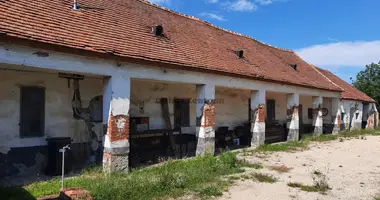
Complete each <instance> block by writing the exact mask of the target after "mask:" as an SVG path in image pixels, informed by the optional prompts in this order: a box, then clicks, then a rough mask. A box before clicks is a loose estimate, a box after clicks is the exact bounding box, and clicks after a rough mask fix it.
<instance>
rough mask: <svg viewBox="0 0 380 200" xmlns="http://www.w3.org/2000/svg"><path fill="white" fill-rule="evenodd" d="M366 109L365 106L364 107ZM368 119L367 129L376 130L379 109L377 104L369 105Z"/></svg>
mask: <svg viewBox="0 0 380 200" xmlns="http://www.w3.org/2000/svg"><path fill="white" fill-rule="evenodd" d="M363 109H364V106H363ZM367 113H368V119H367V125H366V128H370V129H374V128H376V124H377V121H378V119H377V109H376V105H375V103H369V105H368V110H367ZM363 116H364V110H363Z"/></svg>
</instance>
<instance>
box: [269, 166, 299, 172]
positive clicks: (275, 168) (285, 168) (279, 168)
mask: <svg viewBox="0 0 380 200" xmlns="http://www.w3.org/2000/svg"><path fill="white" fill-rule="evenodd" d="M269 169H271V170H273V171H276V172H278V173H287V172H289V171H290V170H291V169H293V168H292V167H288V166H285V165H279V166H271V167H269Z"/></svg>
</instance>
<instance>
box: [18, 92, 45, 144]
mask: <svg viewBox="0 0 380 200" xmlns="http://www.w3.org/2000/svg"><path fill="white" fill-rule="evenodd" d="M27 89H34V90H36V89H37V90H41V92H42V98H41V99H42V102H41V104H42V106H41V109H42V110H41V111H42V112H41V116H39V117H40V119H41V122H40V124H39V126H40V131H39V133H38V134H31V133H29V134H27V132H26V131H25V129H24V124H25V123H26V122H25V120H27V119H25V118H26V117H25V116H24V115H25V112H27V111H28V110H25V106H27V105H25V103H24V101H26V98H25V97H24V95H25V90H27ZM19 106H20V107H19V108H20V111H19V112H20V113H19V114H20V116H19V136H20V138H21V139H22V138H39V137H44V136H45V112H46V110H45V109H46V108H45V107H46V88H45V87H41V86H31V85H22V86H20V102H19Z"/></svg>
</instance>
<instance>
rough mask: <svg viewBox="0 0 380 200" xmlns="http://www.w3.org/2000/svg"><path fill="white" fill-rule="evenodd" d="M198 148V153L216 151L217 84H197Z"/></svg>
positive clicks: (212, 152)
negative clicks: (215, 102)
mask: <svg viewBox="0 0 380 200" xmlns="http://www.w3.org/2000/svg"><path fill="white" fill-rule="evenodd" d="M196 92H197V104H196V114H197V119H196V123H197V129H196V130H197V132H196V133H197V138H198V142H197V149H196V155H202V154H205V153H209V154H214V153H215V130H214V126H215V113H214V111H215V105H214V100H215V86H214V85H197V86H196Z"/></svg>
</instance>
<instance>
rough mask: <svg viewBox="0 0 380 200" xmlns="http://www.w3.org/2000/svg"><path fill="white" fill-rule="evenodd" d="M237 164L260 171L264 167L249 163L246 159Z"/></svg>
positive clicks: (259, 164)
mask: <svg viewBox="0 0 380 200" xmlns="http://www.w3.org/2000/svg"><path fill="white" fill-rule="evenodd" d="M238 164H239V166H242V167H248V168H253V169H262V168H264V166H263V165H262V164H261V163H250V162H249V161H247V160H246V159H243V160H239V161H238Z"/></svg>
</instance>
